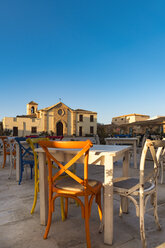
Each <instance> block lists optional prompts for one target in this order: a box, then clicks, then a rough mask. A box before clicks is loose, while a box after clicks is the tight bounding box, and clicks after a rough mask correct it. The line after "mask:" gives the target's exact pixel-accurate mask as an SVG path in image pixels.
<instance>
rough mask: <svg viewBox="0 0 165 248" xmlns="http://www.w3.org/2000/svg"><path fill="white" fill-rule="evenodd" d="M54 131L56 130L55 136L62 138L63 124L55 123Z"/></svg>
mask: <svg viewBox="0 0 165 248" xmlns="http://www.w3.org/2000/svg"><path fill="white" fill-rule="evenodd" d="M56 129H57V136H63V124H62V122H61V121H59V122H58V123H57V125H56Z"/></svg>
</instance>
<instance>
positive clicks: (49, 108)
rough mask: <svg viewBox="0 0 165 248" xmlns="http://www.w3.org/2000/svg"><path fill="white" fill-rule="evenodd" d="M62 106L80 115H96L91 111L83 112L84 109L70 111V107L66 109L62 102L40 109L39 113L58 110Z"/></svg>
mask: <svg viewBox="0 0 165 248" xmlns="http://www.w3.org/2000/svg"><path fill="white" fill-rule="evenodd" d="M62 105H64V106H65V107H67V108H68V109H70V110H71V111H75V112H80V113H88V114H97V112H93V111H88V110H84V109H75V110H74V109H71V108H70V107H68V106H67V105H66V104H64V103H63V102H58V103H56V104H54V105H52V106H50V107H47V108H43V109H40V110H39V111H49V110H51V109H52V108H60V107H61V106H62Z"/></svg>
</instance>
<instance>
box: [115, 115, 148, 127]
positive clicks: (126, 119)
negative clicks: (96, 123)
mask: <svg viewBox="0 0 165 248" xmlns="http://www.w3.org/2000/svg"><path fill="white" fill-rule="evenodd" d="M149 118H150V116H149V115H140V114H129V115H121V116H117V117H113V118H112V124H115V125H122V124H127V123H132V122H136V121H145V120H148V119H149Z"/></svg>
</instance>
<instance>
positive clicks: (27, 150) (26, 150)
mask: <svg viewBox="0 0 165 248" xmlns="http://www.w3.org/2000/svg"><path fill="white" fill-rule="evenodd" d="M15 140H16V142H17V143H18V145H19V154H20V178H19V183H18V184H19V185H20V184H21V181H22V175H23V172H24V166H25V165H29V166H30V168H31V179H32V169H33V167H34V154H33V151H32V149H31V147H30V146H29V144H28V143H26V138H24V137H16V138H15ZM22 141H25V142H22Z"/></svg>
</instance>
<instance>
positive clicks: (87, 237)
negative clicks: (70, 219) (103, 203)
mask: <svg viewBox="0 0 165 248" xmlns="http://www.w3.org/2000/svg"><path fill="white" fill-rule="evenodd" d="M85 232H86V242H87V248H91V241H90V233H89V207H88V196H85Z"/></svg>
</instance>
